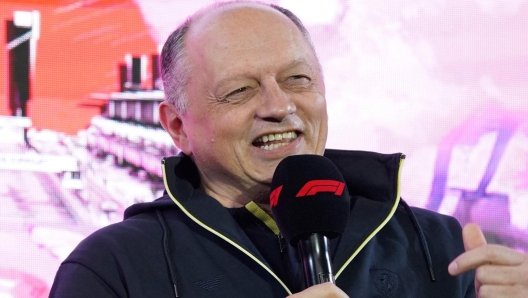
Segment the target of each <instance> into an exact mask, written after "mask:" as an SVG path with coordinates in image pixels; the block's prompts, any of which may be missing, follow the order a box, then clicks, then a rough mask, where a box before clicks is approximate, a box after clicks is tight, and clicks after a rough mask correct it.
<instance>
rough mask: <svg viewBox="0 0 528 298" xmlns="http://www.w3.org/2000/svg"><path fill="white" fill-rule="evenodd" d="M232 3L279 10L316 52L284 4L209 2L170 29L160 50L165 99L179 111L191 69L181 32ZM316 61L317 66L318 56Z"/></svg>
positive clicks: (185, 100) (183, 106)
mask: <svg viewBox="0 0 528 298" xmlns="http://www.w3.org/2000/svg"><path fill="white" fill-rule="evenodd" d="M233 3H259V4H262V5H264V6H268V7H271V8H273V9H275V10H277V11H279V12H281V13H282V14H283V15H285V16H286V17H287V18H288V19H290V20H291V21H292V22H293V23H294V24H295V26H297V28H298V29H299V30H300V31H301V33H302V35H303V36H304V38H305V39H306V41H307V42H308V44H309V45H310V47H311V48H312V51H313V52H314V55H316V54H315V48H314V45H313V43H312V39H311V37H310V33H308V30H306V27H304V25H303V23H302V22H301V20H300V19H299V18H298V17H297V16H296V15H295V14H293V13H292V12H291V11H290V10H288V9H286V8H283V7H280V6H278V5H274V4H267V3H261V2H252V1H229V2H221V3H216V4H213V5H211V6H209V7H207V8H205V9H203V10H200V11H198V12H197V13H195V14H193V15H191V16H190V17H189V18H187V19H186V20H185V22H183V23H182V24H181V25H180V26H179V27H178V28H176V30H174V32H172V33H171V35H169V37H168V38H167V41H166V42H165V44H164V45H163V49H162V51H161V58H160V62H161V77H162V79H163V88H164V90H165V100H166V101H167V102H169V103H170V104H172V105H173V106H174V107H175V108H176V110H177V111H178V112H179V113H180V114H183V113H185V111H186V108H187V103H188V97H187V93H186V92H185V87H186V85H187V83H188V82H189V78H190V76H191V71H192V69H191V65H190V63H189V61H188V56H187V55H186V53H185V43H184V42H185V36H187V32H188V31H189V28H190V26H191V24H192V23H193V22H194V21H195V20H196V19H197V18H198V17H199V16H201V15H203V14H204V13H205V12H208V11H211V10H213V9H215V8H218V7H222V6H225V5H229V4H233ZM316 59H317V55H316ZM317 64H318V66H319V69H320V70H321V66H320V64H319V60H318V59H317Z"/></svg>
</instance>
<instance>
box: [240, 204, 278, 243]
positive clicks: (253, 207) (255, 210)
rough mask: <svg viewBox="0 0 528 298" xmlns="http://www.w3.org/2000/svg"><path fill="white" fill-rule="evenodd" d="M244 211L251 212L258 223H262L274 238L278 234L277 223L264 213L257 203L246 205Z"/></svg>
mask: <svg viewBox="0 0 528 298" xmlns="http://www.w3.org/2000/svg"><path fill="white" fill-rule="evenodd" d="M244 207H246V209H247V210H248V211H249V212H251V213H252V214H253V215H254V216H255V217H256V218H258V219H259V220H260V221H262V222H263V223H264V224H265V225H266V226H267V227H268V228H269V229H270V230H271V231H272V232H273V234H275V235H276V236H278V235H279V234H280V231H279V227H278V226H277V223H276V222H275V220H274V219H273V218H272V217H271V216H270V215H269V214H267V213H266V211H264V210H262V208H260V206H259V205H257V203H255V202H253V201H251V202H249V203H247V204H246V206H244Z"/></svg>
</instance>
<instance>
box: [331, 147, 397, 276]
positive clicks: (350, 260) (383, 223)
mask: <svg viewBox="0 0 528 298" xmlns="http://www.w3.org/2000/svg"><path fill="white" fill-rule="evenodd" d="M403 161H404V155H403V154H402V155H400V163H399V166H398V178H397V181H396V200H394V205H393V206H392V208H391V210H390V212H389V214H388V215H387V217H386V218H385V219H384V220H383V221H382V222H381V224H380V225H379V226H378V227H377V228H376V229H374V231H372V233H370V235H369V236H368V237H367V238H365V240H363V242H362V243H361V245H359V247H358V248H357V249H356V250H355V251H354V253H352V255H351V256H350V258H348V260H347V261H346V262H345V263H344V264H343V266H341V268H340V269H339V270H338V271H337V273H336V274H335V279H337V278H338V277H339V275H341V273H342V272H343V271H344V270H345V268H346V267H347V266H348V264H350V262H352V260H353V259H354V258H355V257H356V256H357V254H358V253H359V252H360V251H361V250H362V249H363V248H364V247H365V245H367V243H369V241H370V240H371V239H372V238H373V237H374V236H375V235H376V234H377V233H378V232H379V231H380V230H381V229H382V228H383V227H384V226H385V225H386V224H387V223H388V222H389V220H390V219H391V218H392V216H393V215H394V212H396V209H397V208H398V204H399V203H400V178H401V169H402V167H403Z"/></svg>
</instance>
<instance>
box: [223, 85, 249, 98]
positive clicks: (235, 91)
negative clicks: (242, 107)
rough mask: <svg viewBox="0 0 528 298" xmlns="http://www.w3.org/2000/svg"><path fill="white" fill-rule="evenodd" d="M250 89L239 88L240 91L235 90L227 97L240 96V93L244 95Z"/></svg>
mask: <svg viewBox="0 0 528 298" xmlns="http://www.w3.org/2000/svg"><path fill="white" fill-rule="evenodd" d="M248 89H249V87H242V88H238V89H236V90H234V91H233V92H231V93H229V94H228V95H227V97H229V96H232V95H236V94H239V93H242V92H246V91H247V90H248Z"/></svg>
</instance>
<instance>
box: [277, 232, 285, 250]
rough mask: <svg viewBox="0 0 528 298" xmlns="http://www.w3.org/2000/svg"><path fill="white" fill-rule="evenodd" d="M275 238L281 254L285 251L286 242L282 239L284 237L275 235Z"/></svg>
mask: <svg viewBox="0 0 528 298" xmlns="http://www.w3.org/2000/svg"><path fill="white" fill-rule="evenodd" d="M277 237H278V238H279V248H280V252H283V251H284V250H285V249H286V246H287V244H286V240H285V239H284V237H282V234H281V233H279V235H277Z"/></svg>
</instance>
